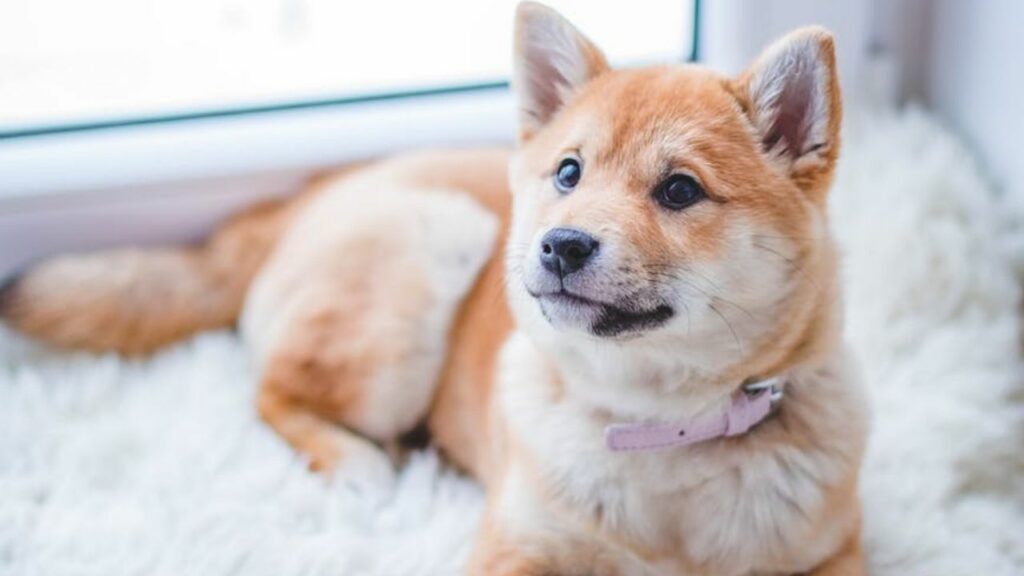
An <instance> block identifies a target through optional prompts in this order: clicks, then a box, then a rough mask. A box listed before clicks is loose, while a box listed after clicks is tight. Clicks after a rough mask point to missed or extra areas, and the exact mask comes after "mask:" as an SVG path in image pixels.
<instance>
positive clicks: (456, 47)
mask: <svg viewBox="0 0 1024 576" xmlns="http://www.w3.org/2000/svg"><path fill="white" fill-rule="evenodd" d="M515 4H516V0H430V1H429V2H427V1H423V0H404V1H399V0H368V1H359V2H355V1H351V0H88V1H83V0H0V71H2V72H0V133H2V132H12V131H17V130H24V129H31V128H38V127H40V126H55V125H56V126H59V125H62V124H68V123H83V122H84V123H88V122H109V121H116V120H118V119H129V118H140V117H151V116H160V115H174V114H188V113H195V112H204V111H211V110H226V109H227V110H230V109H234V108H248V107H261V106H273V105H278V104H286V103H289V102H297V101H310V100H328V99H338V98H349V97H354V96H360V95H370V94H381V93H392V92H405V91H416V90H424V89H437V88H444V87H452V86H464V85H472V84H481V83H491V82H500V81H503V80H505V79H506V78H507V76H508V73H509V67H510V46H511V30H512V18H513V13H514V9H515ZM550 4H551V5H552V6H554V7H556V8H558V9H559V10H561V11H562V12H563V13H564V14H566V15H567V16H569V17H570V18H571V19H572V20H573V21H574V22H575V23H576V24H577V25H579V26H580V28H582V29H583V30H584V32H585V33H587V34H589V35H591V37H593V38H594V39H595V40H596V41H597V42H598V44H599V45H600V46H601V47H602V48H603V49H604V50H605V51H606V53H607V54H608V55H609V57H610V58H611V59H612V60H613V61H615V62H619V63H642V62H648V61H658V60H662V61H664V60H681V59H685V58H687V57H689V52H690V45H691V43H692V35H693V25H692V24H693V23H692V19H693V9H694V7H693V2H692V1H689V2H687V1H683V0H631V1H630V2H595V1H593V0H561V1H558V0H554V1H552V2H550Z"/></svg>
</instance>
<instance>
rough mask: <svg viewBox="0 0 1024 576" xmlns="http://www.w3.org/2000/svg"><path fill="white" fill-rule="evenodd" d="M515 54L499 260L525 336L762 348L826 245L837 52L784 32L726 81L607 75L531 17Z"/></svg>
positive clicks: (527, 14)
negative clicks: (505, 235)
mask: <svg viewBox="0 0 1024 576" xmlns="http://www.w3.org/2000/svg"><path fill="white" fill-rule="evenodd" d="M515 52H516V54H515V75H514V79H513V86H514V89H515V92H516V96H517V98H518V106H519V110H520V147H519V150H518V152H517V153H516V154H515V156H514V158H513V161H512V167H511V171H510V178H511V187H512V190H513V194H514V209H513V217H512V224H511V232H510V237H509V242H508V247H507V252H506V258H507V270H508V274H507V282H508V291H509V294H510V298H511V301H512V306H513V309H514V310H515V312H516V316H517V318H518V320H519V324H520V326H521V327H523V328H524V329H525V330H527V331H528V332H529V331H540V332H545V331H546V332H547V333H549V334H557V335H558V337H559V338H584V339H587V340H589V341H593V340H595V339H596V340H602V341H609V340H612V341H615V342H619V343H625V342H635V341H638V340H644V339H648V340H656V339H664V338H669V339H670V340H672V341H674V342H676V343H678V341H679V340H680V339H688V340H690V341H694V342H696V341H698V339H699V341H701V342H703V343H708V342H710V343H712V344H713V343H714V342H718V341H721V342H723V343H732V342H735V343H736V344H738V345H740V346H741V347H743V346H744V345H746V344H749V343H751V342H752V341H753V340H755V339H757V338H765V337H766V335H767V334H768V330H769V327H770V326H771V325H773V324H777V323H778V320H779V317H780V315H781V314H785V313H787V312H786V310H785V308H786V306H785V304H786V302H787V301H791V300H792V299H794V298H797V297H798V294H799V293H801V291H802V290H804V289H808V288H810V287H812V286H813V284H814V283H815V282H816V279H815V278H814V272H813V271H814V267H813V266H809V264H811V263H812V262H813V261H814V260H815V259H816V258H819V257H820V254H819V252H820V246H819V244H822V243H825V244H827V241H826V240H825V237H826V236H827V233H826V231H825V228H824V227H825V196H826V191H827V188H828V186H829V182H830V179H831V175H832V171H833V168H834V164H835V159H836V155H837V152H838V147H839V140H838V132H839V124H840V99H839V88H838V82H837V78H836V70H835V58H834V51H833V44H832V38H831V36H830V35H829V34H828V33H827V32H825V31H824V30H821V29H818V28H807V29H802V30H799V31H796V32H794V33H792V34H790V35H789V36H786V37H785V38H783V39H782V40H780V41H779V42H778V43H776V44H774V45H773V46H771V47H770V48H768V49H767V50H766V51H765V53H764V54H763V55H762V56H761V57H760V58H759V59H757V60H756V61H755V62H754V64H753V65H751V67H750V68H749V69H748V70H747V71H746V72H744V73H743V74H742V75H740V76H739V77H737V78H725V77H722V76H719V75H717V74H715V73H713V72H711V71H709V70H706V69H703V68H701V67H698V66H695V65H679V66H666V67H656V68H644V69H631V70H612V69H610V68H609V66H608V64H607V62H606V60H605V58H604V56H603V55H602V54H601V52H600V51H599V50H598V49H597V48H596V47H595V46H594V45H593V44H592V43H591V42H590V41H589V40H587V39H586V38H585V37H584V36H583V35H582V34H581V33H580V32H579V31H577V30H576V29H575V28H574V27H573V26H572V25H571V24H570V23H569V22H567V21H566V20H565V19H564V18H562V17H561V16H559V15H558V14H557V13H556V12H554V11H553V10H551V9H548V8H546V7H544V6H541V5H538V4H533V3H525V4H523V5H521V6H520V8H519V11H518V14H517V29H516V49H515ZM808 271H810V272H808Z"/></svg>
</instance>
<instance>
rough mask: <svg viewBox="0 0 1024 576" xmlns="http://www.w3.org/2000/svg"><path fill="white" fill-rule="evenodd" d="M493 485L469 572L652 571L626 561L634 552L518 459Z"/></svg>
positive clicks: (615, 575) (616, 575)
mask: <svg viewBox="0 0 1024 576" xmlns="http://www.w3.org/2000/svg"><path fill="white" fill-rule="evenodd" d="M506 470H507V471H506V473H505V474H503V475H502V478H501V479H500V480H499V481H498V482H496V483H494V484H496V485H493V484H492V486H491V491H490V493H489V494H488V503H487V506H486V508H485V510H484V514H483V518H482V520H481V526H480V531H479V535H478V537H477V541H476V545H475V546H474V548H473V552H472V554H471V556H470V559H469V564H468V567H467V570H466V574H468V575H470V576H620V575H630V576H633V575H637V576H640V575H642V574H647V571H646V570H645V569H643V568H642V567H640V566H638V565H634V564H628V565H627V564H624V562H626V561H627V560H629V559H630V555H629V554H628V552H626V551H624V550H621V549H619V548H618V547H617V546H615V545H613V544H612V543H611V542H607V541H605V539H603V538H602V537H601V535H600V534H599V532H598V530H597V527H596V526H595V525H593V524H592V523H591V522H588V521H587V520H586V519H585V518H583V517H582V516H576V515H575V514H574V513H573V511H572V508H571V507H570V506H569V505H568V503H566V502H564V501H555V500H553V499H552V497H551V496H550V495H549V494H551V491H550V490H547V489H545V487H544V486H543V481H542V480H541V479H539V478H537V477H536V476H534V475H531V474H528V473H526V472H525V471H523V470H522V469H520V468H518V467H517V466H516V463H515V462H514V461H513V462H512V463H511V465H510V466H509V467H508V468H507V469H506Z"/></svg>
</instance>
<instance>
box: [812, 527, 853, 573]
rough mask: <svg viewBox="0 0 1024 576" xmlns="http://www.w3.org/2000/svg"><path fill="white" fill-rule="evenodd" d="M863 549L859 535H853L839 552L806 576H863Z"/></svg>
mask: <svg viewBox="0 0 1024 576" xmlns="http://www.w3.org/2000/svg"><path fill="white" fill-rule="evenodd" d="M864 574H866V568H865V566H864V549H863V548H862V547H861V543H860V535H859V534H855V535H854V536H853V537H852V538H850V540H849V541H847V543H846V545H844V546H843V547H842V548H841V549H840V550H839V552H837V553H836V554H835V555H834V556H832V557H831V558H829V559H828V560H827V561H826V562H825V563H824V564H822V565H821V566H818V567H817V568H815V569H814V570H811V571H810V572H809V573H808V576H864Z"/></svg>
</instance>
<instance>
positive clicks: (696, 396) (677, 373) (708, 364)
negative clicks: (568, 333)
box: [534, 290, 841, 420]
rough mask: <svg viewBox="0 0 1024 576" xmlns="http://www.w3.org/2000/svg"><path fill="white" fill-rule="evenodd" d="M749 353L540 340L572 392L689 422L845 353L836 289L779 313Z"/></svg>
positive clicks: (636, 414) (622, 413)
mask: <svg viewBox="0 0 1024 576" xmlns="http://www.w3.org/2000/svg"><path fill="white" fill-rule="evenodd" d="M779 318H780V321H779V322H778V323H777V329H773V330H770V331H767V332H766V333H764V334H762V335H761V336H760V338H759V339H758V341H759V342H760V344H755V343H753V342H750V343H747V345H748V348H747V349H748V350H750V352H749V353H746V354H742V355H739V354H737V353H735V352H734V351H732V350H726V349H723V348H715V347H708V346H699V345H697V344H696V343H695V342H692V341H690V342H687V341H684V340H671V339H666V340H663V341H659V340H657V339H656V338H651V339H636V340H632V341H605V340H600V339H595V338H586V339H575V338H565V337H552V334H545V335H541V336H538V337H536V338H534V340H535V343H536V344H537V345H538V350H539V351H541V353H542V354H543V355H544V356H545V359H546V360H547V362H548V364H549V366H550V367H551V369H552V372H553V374H554V375H555V376H556V377H557V380H558V381H559V385H560V386H561V387H563V388H564V392H565V393H566V394H568V395H570V396H572V397H573V398H574V399H576V400H578V401H581V402H583V403H585V404H589V405H591V406H592V407H593V408H595V409H597V410H600V411H602V412H605V413H607V414H609V415H611V416H612V417H617V418H622V419H627V420H629V419H680V418H684V419H688V418H693V417H696V416H698V415H701V414H704V413H707V412H709V411H715V410H721V409H722V408H723V407H724V406H727V405H728V404H729V403H730V401H731V398H732V396H733V394H734V393H735V392H736V391H737V390H739V388H740V387H741V386H742V385H743V383H744V381H746V380H749V379H763V378H768V377H774V376H785V377H786V378H787V379H788V378H790V377H793V376H796V375H797V374H799V373H800V372H801V371H803V370H808V369H813V368H815V367H817V366H818V365H819V364H820V363H822V362H824V361H826V360H827V359H828V357H829V356H830V355H831V354H832V353H833V352H834V351H835V350H836V349H837V348H838V343H839V332H840V326H841V316H840V313H839V299H838V298H837V297H836V296H835V294H834V292H833V290H825V291H820V290H819V291H817V293H815V294H813V295H811V296H808V297H807V298H806V299H803V300H798V301H797V302H796V305H794V306H793V307H792V308H791V309H787V310H786V311H784V313H782V314H780V316H779Z"/></svg>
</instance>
